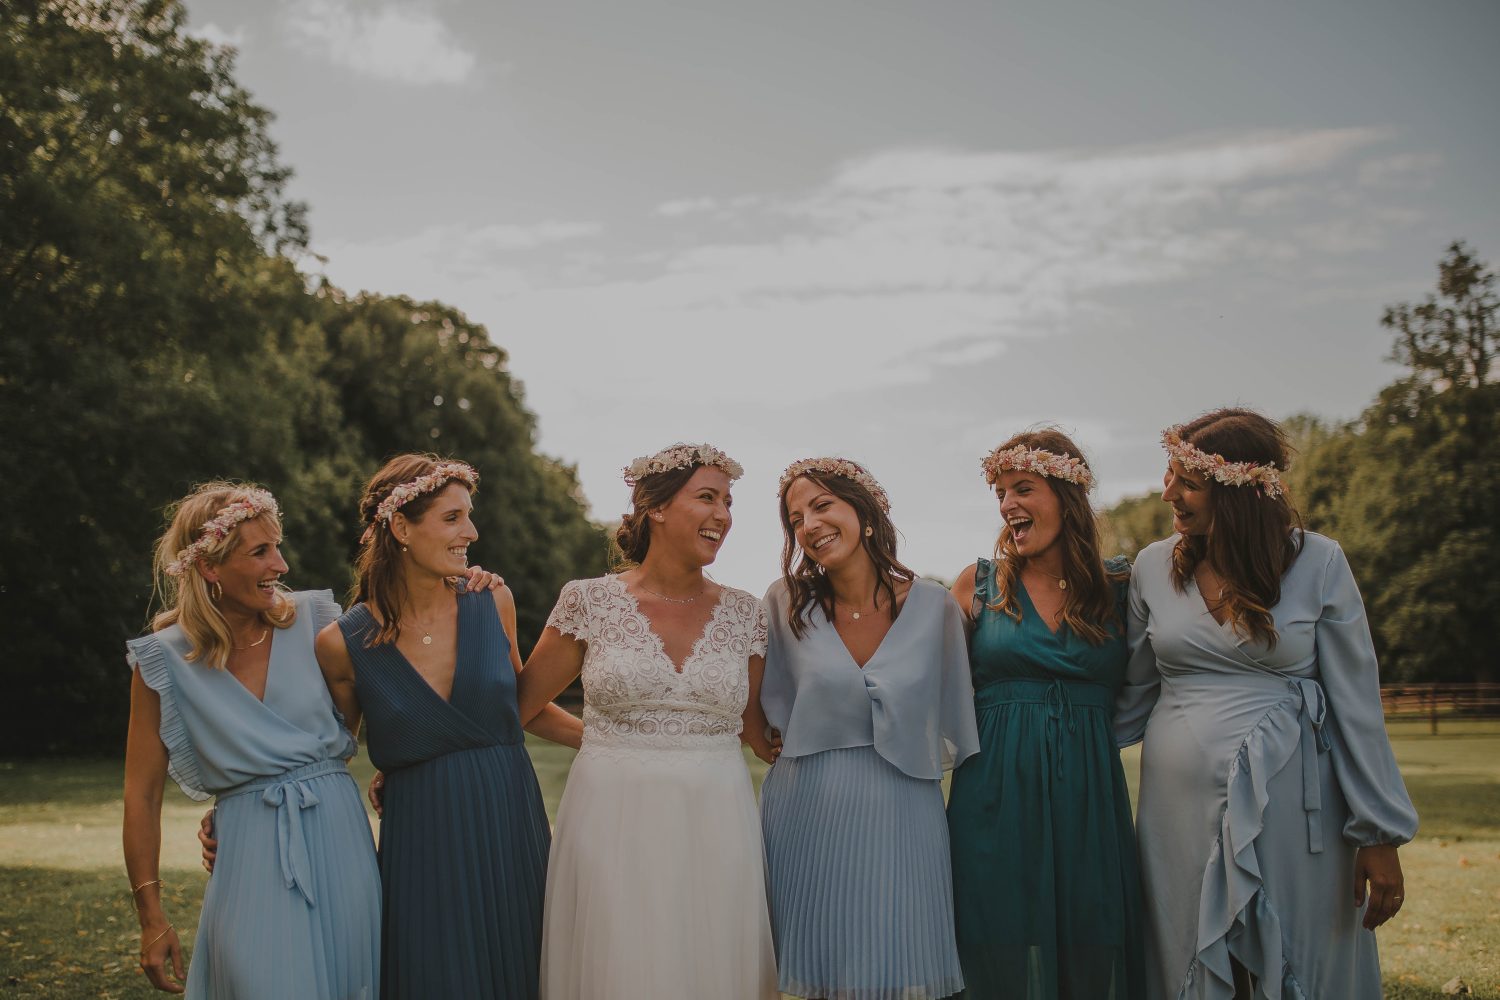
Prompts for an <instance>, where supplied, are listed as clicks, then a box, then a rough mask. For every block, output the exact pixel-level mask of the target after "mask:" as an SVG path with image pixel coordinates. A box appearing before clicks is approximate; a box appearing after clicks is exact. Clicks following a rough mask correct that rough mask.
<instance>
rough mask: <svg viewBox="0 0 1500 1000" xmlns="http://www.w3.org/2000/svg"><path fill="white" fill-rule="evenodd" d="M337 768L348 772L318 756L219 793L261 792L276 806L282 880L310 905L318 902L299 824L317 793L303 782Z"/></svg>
mask: <svg viewBox="0 0 1500 1000" xmlns="http://www.w3.org/2000/svg"><path fill="white" fill-rule="evenodd" d="M339 772H343V773H345V774H347V773H348V772H349V768H348V767H347V766H346V765H345V764H344V762H343V761H341V760H320V761H317V762H315V763H312V764H304V765H303V766H302V767H297V768H293V769H292V770H290V771H283V772H282V773H281V774H275V775H271V776H270V777H268V778H256V779H255V780H254V781H247V782H245V783H244V784H243V785H237V786H235V787H234V788H231V789H230V790H229V791H227V792H223V793H221V794H220V795H219V801H220V802H222V801H224V800H225V799H227V798H232V797H234V796H236V795H248V794H250V793H251V792H260V793H261V797H260V798H261V801H262V802H264V803H265V804H266V805H268V806H270V807H271V808H272V809H275V810H276V853H277V854H278V855H279V857H280V860H281V880H282V882H283V883H284V884H285V886H286V888H288V889H292V888H295V889H297V890H298V891H299V892H301V893H302V898H303V899H305V900H307V905H309V906H316V905H318V901H317V899H316V898H315V897H314V895H313V885H312V858H311V856H310V855H309V853H308V850H307V835H306V833H305V832H304V830H303V828H302V810H304V809H311V808H312V807H313V806H315V805H317V804H318V797H317V796H316V795H314V794H313V791H312V789H311V788H309V787H308V786H307V785H306V784H305V782H307V781H309V780H310V779H312V778H318V777H321V776H323V775H325V774H337V773H339Z"/></svg>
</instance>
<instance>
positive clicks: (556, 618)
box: [547, 576, 766, 749]
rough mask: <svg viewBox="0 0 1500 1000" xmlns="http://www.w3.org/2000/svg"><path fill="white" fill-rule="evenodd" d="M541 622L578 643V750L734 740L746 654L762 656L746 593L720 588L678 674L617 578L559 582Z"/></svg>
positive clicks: (760, 620) (761, 621)
mask: <svg viewBox="0 0 1500 1000" xmlns="http://www.w3.org/2000/svg"><path fill="white" fill-rule="evenodd" d="M547 625H548V626H549V627H551V628H555V629H557V630H558V631H559V632H562V633H563V634H564V635H571V636H574V637H575V638H578V639H581V640H583V641H584V642H586V643H587V644H588V652H587V653H586V654H585V655H584V659H583V745H584V747H585V748H588V747H591V746H605V745H614V746H621V747H627V748H628V747H640V748H661V749H679V748H680V749H709V748H720V747H725V746H730V747H733V746H737V745H738V743H739V733H740V717H741V715H742V714H743V713H744V711H745V701H746V699H747V698H749V695H750V673H749V660H750V657H752V656H764V655H765V653H766V612H765V609H764V608H763V607H762V606H761V603H760V601H759V600H757V599H756V598H755V597H754V596H752V595H750V594H747V593H745V592H744V591H743V590H736V589H734V588H732V587H725V588H723V593H721V594H720V595H719V601H718V603H717V604H716V605H715V606H714V610H713V614H712V615H711V616H710V617H709V620H708V624H707V625H706V626H704V629H703V634H702V635H700V636H699V637H698V641H697V642H696V643H695V644H694V645H693V648H692V652H690V653H689V654H688V657H687V659H686V660H684V661H683V664H682V672H681V673H678V672H677V669H676V667H675V666H674V665H673V663H672V661H671V660H670V659H669V658H668V657H667V653H666V649H665V647H664V646H663V645H662V641H661V639H660V637H658V636H657V634H656V632H655V631H653V630H652V628H651V622H650V620H649V619H648V618H647V617H646V616H645V615H644V614H643V613H642V612H641V609H640V606H639V605H638V604H637V603H636V600H635V597H634V596H633V595H632V594H631V593H630V591H629V590H627V589H626V587H625V584H624V583H623V582H622V581H621V580H620V578H619V577H618V576H602V577H598V578H596V579H593V580H573V581H571V582H570V583H568V584H567V585H566V586H564V587H563V590H562V594H561V595H560V596H559V597H558V599H557V606H556V607H554V608H553V609H552V614H550V615H549V616H548V617H547Z"/></svg>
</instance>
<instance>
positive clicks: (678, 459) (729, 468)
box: [621, 441, 745, 489]
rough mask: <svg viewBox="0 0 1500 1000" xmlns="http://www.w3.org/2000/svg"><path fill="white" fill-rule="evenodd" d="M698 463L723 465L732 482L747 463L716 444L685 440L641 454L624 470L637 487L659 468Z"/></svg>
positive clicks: (668, 469)
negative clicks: (655, 451)
mask: <svg viewBox="0 0 1500 1000" xmlns="http://www.w3.org/2000/svg"><path fill="white" fill-rule="evenodd" d="M695 465H712V466H714V467H715V468H718V469H723V470H724V474H725V475H726V476H728V477H729V481H730V482H734V481H735V480H736V479H738V478H740V477H741V476H743V475H744V474H745V468H744V466H742V465H740V463H738V462H736V461H735V460H734V459H732V458H730V457H729V456H728V455H726V454H724V453H723V452H722V451H720V450H719V449H717V448H715V447H714V446H713V445H711V444H683V443H682V442H681V441H679V442H678V443H676V444H674V445H672V446H671V447H668V448H663V449H662V450H661V451H659V452H657V453H656V454H655V455H647V456H645V457H644V458H638V459H636V460H635V461H633V462H631V463H630V464H629V465H627V466H625V468H624V469H622V470H621V471H622V472H623V473H624V474H625V485H626V486H629V487H630V488H631V489H634V488H635V484H636V483H638V482H640V481H641V480H642V479H645V478H646V477H647V476H654V475H656V474H657V473H659V472H671V471H672V470H673V469H691V468H692V467H693V466H695Z"/></svg>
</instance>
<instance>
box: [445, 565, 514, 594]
mask: <svg viewBox="0 0 1500 1000" xmlns="http://www.w3.org/2000/svg"><path fill="white" fill-rule="evenodd" d="M455 579H459V580H462V581H463V582H464V589H465V590H468V591H469V592H471V593H477V592H478V591H481V590H503V589H504V588H505V577H503V576H501V575H500V574H499V573H491V572H490V571H489V570H487V569H485V568H484V567H483V566H470V567H469V569H468V571H467V572H466V573H464V575H463V576H461V577H456V578H455Z"/></svg>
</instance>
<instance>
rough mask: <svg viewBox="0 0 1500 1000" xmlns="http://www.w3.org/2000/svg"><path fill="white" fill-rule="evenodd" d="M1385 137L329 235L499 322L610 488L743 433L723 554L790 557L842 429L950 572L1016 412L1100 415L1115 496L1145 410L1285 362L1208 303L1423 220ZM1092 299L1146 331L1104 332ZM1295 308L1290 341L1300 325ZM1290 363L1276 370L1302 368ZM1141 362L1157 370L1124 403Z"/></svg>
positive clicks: (350, 253)
mask: <svg viewBox="0 0 1500 1000" xmlns="http://www.w3.org/2000/svg"><path fill="white" fill-rule="evenodd" d="M1387 139H1388V136H1387V134H1386V133H1385V132H1383V131H1381V130H1378V129H1341V130H1326V131H1316V132H1301V133H1255V134H1249V135H1236V136H1217V137H1207V138H1199V139H1195V140H1191V141H1182V142H1176V143H1171V144H1165V145H1160V146H1153V147H1123V148H1116V149H1105V150H1061V151H1059V150H1050V151H1039V152H993V151H988V152H987V151H978V152H973V151H964V150H952V149H916V150H912V149H907V150H896V151H887V152H880V153H876V154H874V155H871V156H867V157H864V158H861V159H856V160H852V161H849V162H847V163H844V164H842V165H838V166H836V167H834V168H833V169H831V170H830V172H829V175H828V177H827V178H826V180H825V181H824V182H823V183H821V184H819V185H817V186H816V187H814V188H813V189H811V190H808V191H804V192H800V193H797V194H794V195H785V194H783V195H779V196H778V195H776V194H774V193H767V192H749V193H744V194H739V195H735V196H731V197H724V198H703V197H685V198H682V199H679V200H675V201H668V202H664V203H662V204H657V205H653V206H643V207H642V209H641V211H640V218H639V219H638V220H636V224H635V226H634V227H633V228H632V226H630V225H627V224H626V223H625V222H619V221H616V222H612V224H611V227H610V233H609V237H610V238H609V241H608V242H606V241H605V240H604V238H603V233H602V230H601V229H600V228H599V227H597V226H593V225H591V224H584V223H553V224H547V225H543V226H540V227H533V228H525V229H512V228H511V227H504V226H493V225H478V226H464V225H455V226H448V227H442V228H437V229H429V230H427V231H425V232H423V233H419V234H416V235H414V236H411V237H408V238H405V239H400V240H385V241H377V242H366V243H345V244H341V245H329V246H322V247H320V249H321V250H322V251H323V252H325V253H327V254H328V255H329V257H330V261H329V265H328V271H329V273H330V275H331V276H332V277H334V279H335V280H336V281H339V282H340V283H342V284H344V285H346V286H347V287H350V288H358V287H368V288H372V289H376V290H380V291H387V292H409V293H412V294H415V295H418V296H420V297H428V296H431V297H438V298H442V299H444V300H447V301H450V302H452V303H453V304H455V305H457V306H458V307H460V308H462V309H463V310H464V311H465V312H466V313H467V314H468V315H470V316H471V317H472V318H474V319H475V320H477V321H479V322H483V323H485V324H487V325H488V326H489V328H490V329H491V331H492V333H493V335H494V336H495V338H496V340H497V341H499V342H500V343H502V344H504V346H505V347H506V348H507V350H508V351H509V352H510V354H511V357H512V361H513V367H514V370H515V371H517V372H521V373H524V375H525V378H526V384H527V387H528V396H529V402H530V404H531V405H532V406H533V407H534V408H535V409H536V411H537V412H538V413H539V415H540V416H541V444H542V447H543V448H544V449H548V450H553V451H556V452H559V453H562V454H563V456H564V457H565V458H567V459H568V460H570V461H576V462H578V463H579V468H580V473H581V476H582V480H583V485H584V488H585V491H586V493H587V495H588V496H589V497H590V498H591V500H592V501H593V503H594V507H595V511H596V513H597V514H598V515H599V516H613V515H614V514H616V513H618V511H619V510H621V509H623V505H624V504H625V502H626V491H625V489H624V487H623V486H622V485H621V484H620V482H619V479H618V474H617V473H618V468H619V466H620V465H622V464H624V463H625V462H626V461H628V460H629V459H630V458H631V457H632V456H634V455H636V454H641V453H643V452H646V451H649V450H651V449H654V448H656V447H660V446H661V445H664V444H666V443H668V442H670V441H673V440H686V439H694V440H704V439H707V440H713V441H715V442H716V443H719V444H720V445H721V446H723V447H725V448H728V449H729V450H731V452H732V453H734V454H735V456H736V457H737V458H739V459H740V461H741V462H743V463H744V464H745V466H746V468H747V470H749V471H748V472H747V476H746V480H745V481H744V482H743V483H741V485H740V487H739V492H740V494H741V500H740V504H739V505H738V506H737V508H736V511H737V527H736V528H735V532H736V540H735V541H734V542H732V543H731V545H730V546H729V548H728V549H726V551H725V554H724V557H723V558H722V559H721V560H720V563H721V566H720V568H721V570H722V574H721V577H720V578H721V579H724V580H725V581H726V582H730V583H735V584H739V585H744V586H750V587H752V588H753V587H756V586H763V585H764V584H765V582H767V581H768V580H769V579H770V577H771V575H772V574H773V573H774V557H775V553H776V552H777V551H778V550H779V546H780V539H779V529H778V528H777V524H776V520H775V517H774V510H772V509H768V508H767V504H766V497H767V496H768V495H771V493H772V491H773V490H774V483H775V476H776V474H777V472H778V471H779V469H780V468H781V467H782V466H783V465H784V464H785V463H786V462H788V461H790V460H791V459H793V458H797V457H799V456H801V455H806V454H817V453H828V452H836V453H848V454H851V455H852V456H853V457H857V458H862V459H865V460H867V461H868V462H869V463H870V464H871V467H872V468H873V469H874V470H875V472H876V474H877V475H880V476H881V477H882V478H883V479H884V480H885V481H886V485H887V487H888V488H889V489H890V491H891V494H892V497H893V500H894V502H895V503H896V505H897V508H898V513H899V514H900V516H901V519H902V520H901V521H900V523H901V527H902V529H903V530H904V531H907V532H908V533H910V536H911V537H912V539H913V541H914V542H915V541H917V540H918V539H920V540H921V547H920V549H918V550H916V551H914V552H912V553H911V559H910V560H909V561H910V562H911V564H913V565H914V566H916V568H918V569H920V570H923V571H929V572H944V573H952V572H954V571H955V570H957V569H958V568H959V566H961V565H963V562H964V561H967V560H968V559H969V558H970V557H971V556H972V555H973V553H974V552H975V551H980V550H982V546H980V547H979V548H976V547H975V543H974V539H973V536H974V530H975V526H976V525H980V526H981V534H982V526H984V525H987V524H989V522H990V521H991V520H993V514H994V512H993V509H992V507H993V504H992V501H991V499H990V498H989V497H988V496H987V495H986V494H985V493H984V491H983V489H982V488H976V477H975V474H974V468H975V466H976V464H977V461H978V456H979V455H981V454H982V453H983V451H984V450H986V449H987V448H988V447H990V446H992V445H993V444H994V442H995V440H996V439H995V438H994V435H995V434H996V433H997V430H998V429H1002V428H1003V429H1007V430H1006V433H1009V432H1010V431H1013V430H1015V429H1017V428H1019V427H1023V426H1026V425H1028V424H1031V423H1033V422H1035V421H1037V420H1043V419H1053V420H1059V421H1062V422H1063V423H1064V424H1071V425H1073V426H1075V427H1077V428H1078V430H1079V431H1080V434H1081V435H1082V438H1081V439H1082V440H1083V441H1084V443H1085V445H1086V446H1090V447H1092V449H1093V450H1094V453H1095V454H1096V455H1097V456H1101V457H1102V459H1103V466H1104V471H1103V473H1102V478H1105V479H1106V482H1105V487H1104V490H1103V491H1101V495H1106V494H1110V493H1111V492H1112V495H1115V496H1118V495H1119V492H1120V491H1122V490H1126V489H1136V488H1140V487H1142V486H1144V485H1149V484H1150V482H1151V481H1152V480H1153V479H1154V478H1155V475H1156V461H1157V453H1156V452H1155V450H1154V445H1153V443H1152V442H1153V440H1154V439H1153V438H1152V436H1151V433H1150V429H1149V428H1148V429H1147V430H1145V431H1142V430H1141V428H1140V427H1137V426H1136V422H1139V421H1147V422H1150V421H1155V420H1157V419H1158V418H1160V420H1161V421H1162V422H1170V420H1171V419H1180V418H1181V417H1182V416H1183V415H1185V414H1187V413H1189V412H1192V410H1193V408H1195V407H1198V406H1200V405H1214V404H1215V403H1221V402H1223V401H1224V400H1225V399H1228V398H1234V397H1236V396H1238V395H1240V394H1243V393H1244V392H1245V391H1246V389H1245V388H1244V387H1245V386H1250V387H1251V390H1252V391H1255V392H1259V391H1261V390H1262V389H1264V388H1265V387H1266V384H1267V383H1266V382H1265V379H1266V378H1267V375H1266V368H1265V367H1264V366H1263V365H1262V366H1261V367H1257V364H1260V361H1259V359H1260V358H1261V357H1263V356H1264V355H1263V354H1262V353H1257V352H1256V347H1255V345H1251V344H1248V343H1246V342H1244V341H1243V340H1232V341H1231V340H1216V339H1215V337H1216V336H1229V337H1232V336H1233V334H1232V333H1231V334H1219V333H1218V332H1217V328H1216V327H1213V326H1212V325H1211V324H1213V323H1218V322H1220V321H1222V320H1223V317H1222V316H1220V315H1219V314H1220V313H1221V312H1232V309H1231V308H1230V306H1229V305H1228V304H1226V303H1225V302H1224V301H1223V300H1225V299H1227V298H1231V297H1233V296H1234V295H1236V294H1249V291H1248V290H1249V289H1263V288H1265V287H1267V286H1269V287H1272V288H1275V290H1276V292H1277V293H1278V294H1279V293H1281V292H1282V291H1283V289H1285V291H1286V293H1287V294H1288V295H1294V294H1300V292H1301V291H1304V290H1305V289H1307V288H1308V287H1310V286H1311V285H1315V284H1320V283H1321V284H1324V285H1326V284H1327V282H1326V281H1325V280H1324V279H1323V278H1312V277H1307V274H1310V273H1311V270H1312V269H1311V265H1316V267H1317V268H1319V269H1321V270H1320V271H1319V274H1321V275H1324V276H1326V275H1327V274H1329V273H1333V272H1331V271H1330V270H1329V269H1330V268H1333V267H1335V266H1336V262H1337V261H1338V260H1339V258H1340V255H1345V254H1352V255H1357V254H1361V253H1363V252H1365V251H1367V250H1368V249H1369V248H1371V247H1372V246H1376V245H1380V244H1381V243H1382V242H1386V243H1388V242H1389V240H1390V239H1391V236H1392V234H1393V233H1399V232H1402V231H1403V230H1405V229H1406V228H1408V227H1410V226H1411V225H1412V224H1413V220H1412V219H1411V217H1410V216H1407V215H1404V214H1402V213H1401V212H1400V211H1397V210H1396V209H1394V208H1393V207H1392V206H1391V205H1389V204H1378V205H1373V206H1372V205H1371V204H1369V203H1368V202H1367V201H1366V200H1365V195H1364V194H1363V193H1362V192H1361V191H1360V189H1359V188H1358V185H1356V184H1354V183H1352V182H1353V180H1354V179H1355V178H1356V177H1357V176H1358V174H1359V172H1360V169H1361V167H1362V165H1363V164H1366V163H1369V162H1374V161H1377V160H1378V156H1379V148H1380V147H1381V146H1382V145H1383V144H1385V143H1386V141H1387ZM1377 173H1382V174H1383V175H1384V176H1387V177H1388V176H1390V173H1391V171H1377ZM1340 194H1341V197H1335V196H1334V195H1340ZM596 237H597V238H596ZM632 237H633V240H632ZM577 274H583V275H585V276H586V277H583V278H579V277H574V275H577ZM1299 282H1300V283H1299ZM1120 296H1133V297H1134V298H1133V299H1132V300H1131V301H1135V302H1150V303H1151V304H1152V307H1153V308H1152V311H1151V312H1150V314H1149V315H1150V317H1151V318H1150V319H1149V320H1143V321H1142V322H1146V323H1150V322H1160V321H1162V320H1163V318H1165V319H1166V320H1167V322H1168V323H1169V324H1170V321H1171V313H1172V311H1173V309H1174V308H1175V307H1176V306H1177V305H1178V304H1181V305H1182V307H1183V308H1184V310H1185V315H1184V318H1183V319H1182V320H1180V321H1179V323H1178V325H1177V326H1175V327H1170V328H1169V329H1167V330H1165V331H1164V332H1160V331H1157V330H1155V329H1146V328H1143V327H1141V326H1136V327H1134V328H1132V327H1131V326H1130V322H1131V321H1132V319H1133V318H1134V317H1132V316H1131V315H1130V314H1128V313H1124V314H1122V313H1119V312H1116V310H1119V309H1120V306H1119V305H1118V301H1119V297H1120ZM1204 302H1211V303H1212V304H1213V305H1212V312H1211V313H1210V312H1209V310H1208V309H1207V308H1206V307H1205V306H1204ZM1241 308H1243V307H1241ZM1215 317H1217V318H1215ZM1085 327H1086V328H1088V329H1091V330H1093V331H1095V332H1098V331H1101V330H1103V331H1105V332H1104V333H1103V334H1102V336H1104V337H1105V338H1107V337H1108V336H1109V333H1110V332H1111V328H1112V327H1119V328H1120V329H1121V330H1122V331H1125V332H1123V333H1122V335H1121V338H1120V342H1119V343H1118V344H1116V343H1113V342H1111V341H1109V340H1108V339H1103V340H1101V339H1099V338H1098V337H1096V338H1095V339H1094V340H1091V341H1089V342H1088V343H1087V346H1080V344H1079V343H1078V341H1077V340H1076V339H1075V338H1074V336H1073V335H1074V334H1076V333H1077V331H1078V330H1079V329H1081V328H1085ZM1226 329H1227V328H1226ZM1234 329H1235V330H1239V329H1242V327H1235V328H1234ZM1275 335H1280V333H1279V332H1277V333H1276V334H1275ZM1296 336H1297V334H1296V332H1295V331H1289V332H1287V333H1286V337H1288V338H1291V339H1290V340H1289V341H1285V342H1283V343H1286V344H1287V345H1288V346H1287V347H1284V348H1282V349H1289V350H1292V351H1303V349H1304V348H1303V345H1302V344H1301V343H1299V342H1298V341H1297V340H1296ZM1310 347H1311V345H1309V349H1310ZM1083 351H1087V352H1089V353H1088V354H1080V353H1078V352H1083ZM1153 352H1156V353H1153ZM1226 352H1232V353H1226ZM1167 353H1171V355H1172V356H1171V358H1170V364H1164V362H1165V361H1167V358H1166V356H1165V355H1166V354H1167ZM1226 359H1232V360H1227V361H1226ZM1166 369H1170V370H1171V372H1172V373H1173V375H1172V377H1173V378H1174V379H1175V381H1171V382H1169V383H1167V384H1166V385H1165V386H1164V387H1163V385H1162V384H1161V383H1160V382H1159V381H1157V380H1156V378H1155V372H1156V370H1166ZM1246 377H1249V378H1251V379H1256V378H1259V379H1260V381H1251V382H1245V381H1243V379H1244V378H1246ZM1270 377H1271V378H1272V379H1273V381H1275V382H1276V386H1275V388H1278V389H1279V388H1280V387H1281V386H1282V385H1283V384H1288V385H1289V384H1291V380H1292V378H1293V376H1291V375H1288V376H1287V377H1286V378H1282V377H1281V375H1280V373H1279V372H1278V373H1276V374H1273V375H1272V376H1270ZM1132 378H1135V379H1137V380H1144V384H1146V385H1151V386H1154V387H1156V388H1155V389H1154V390H1148V391H1147V392H1145V394H1144V395H1143V396H1142V397H1141V398H1139V399H1133V400H1132V401H1131V404H1130V405H1131V407H1132V408H1131V413H1130V418H1129V420H1130V423H1128V424H1122V423H1120V422H1119V421H1117V420H1116V419H1115V416H1114V414H1115V412H1116V410H1118V408H1119V407H1120V406H1121V405H1122V403H1121V402H1120V400H1119V396H1120V394H1121V393H1122V388H1121V386H1122V385H1123V384H1126V383H1127V382H1128V380H1130V379H1132ZM1002 389H1003V391H1001V390H1002ZM1308 391H1309V392H1312V391H1313V390H1308ZM1317 398H1321V397H1317V396H1309V400H1312V399H1317ZM1304 405H1306V404H1304ZM1158 410H1159V411H1161V412H1157V411H1158ZM1122 419H1123V418H1122ZM1150 426H1151V427H1154V426H1157V425H1155V424H1152V425H1150ZM921 498H926V499H925V500H924V499H921ZM950 498H954V499H950ZM1107 498H1108V497H1107V495H1106V499H1107Z"/></svg>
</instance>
